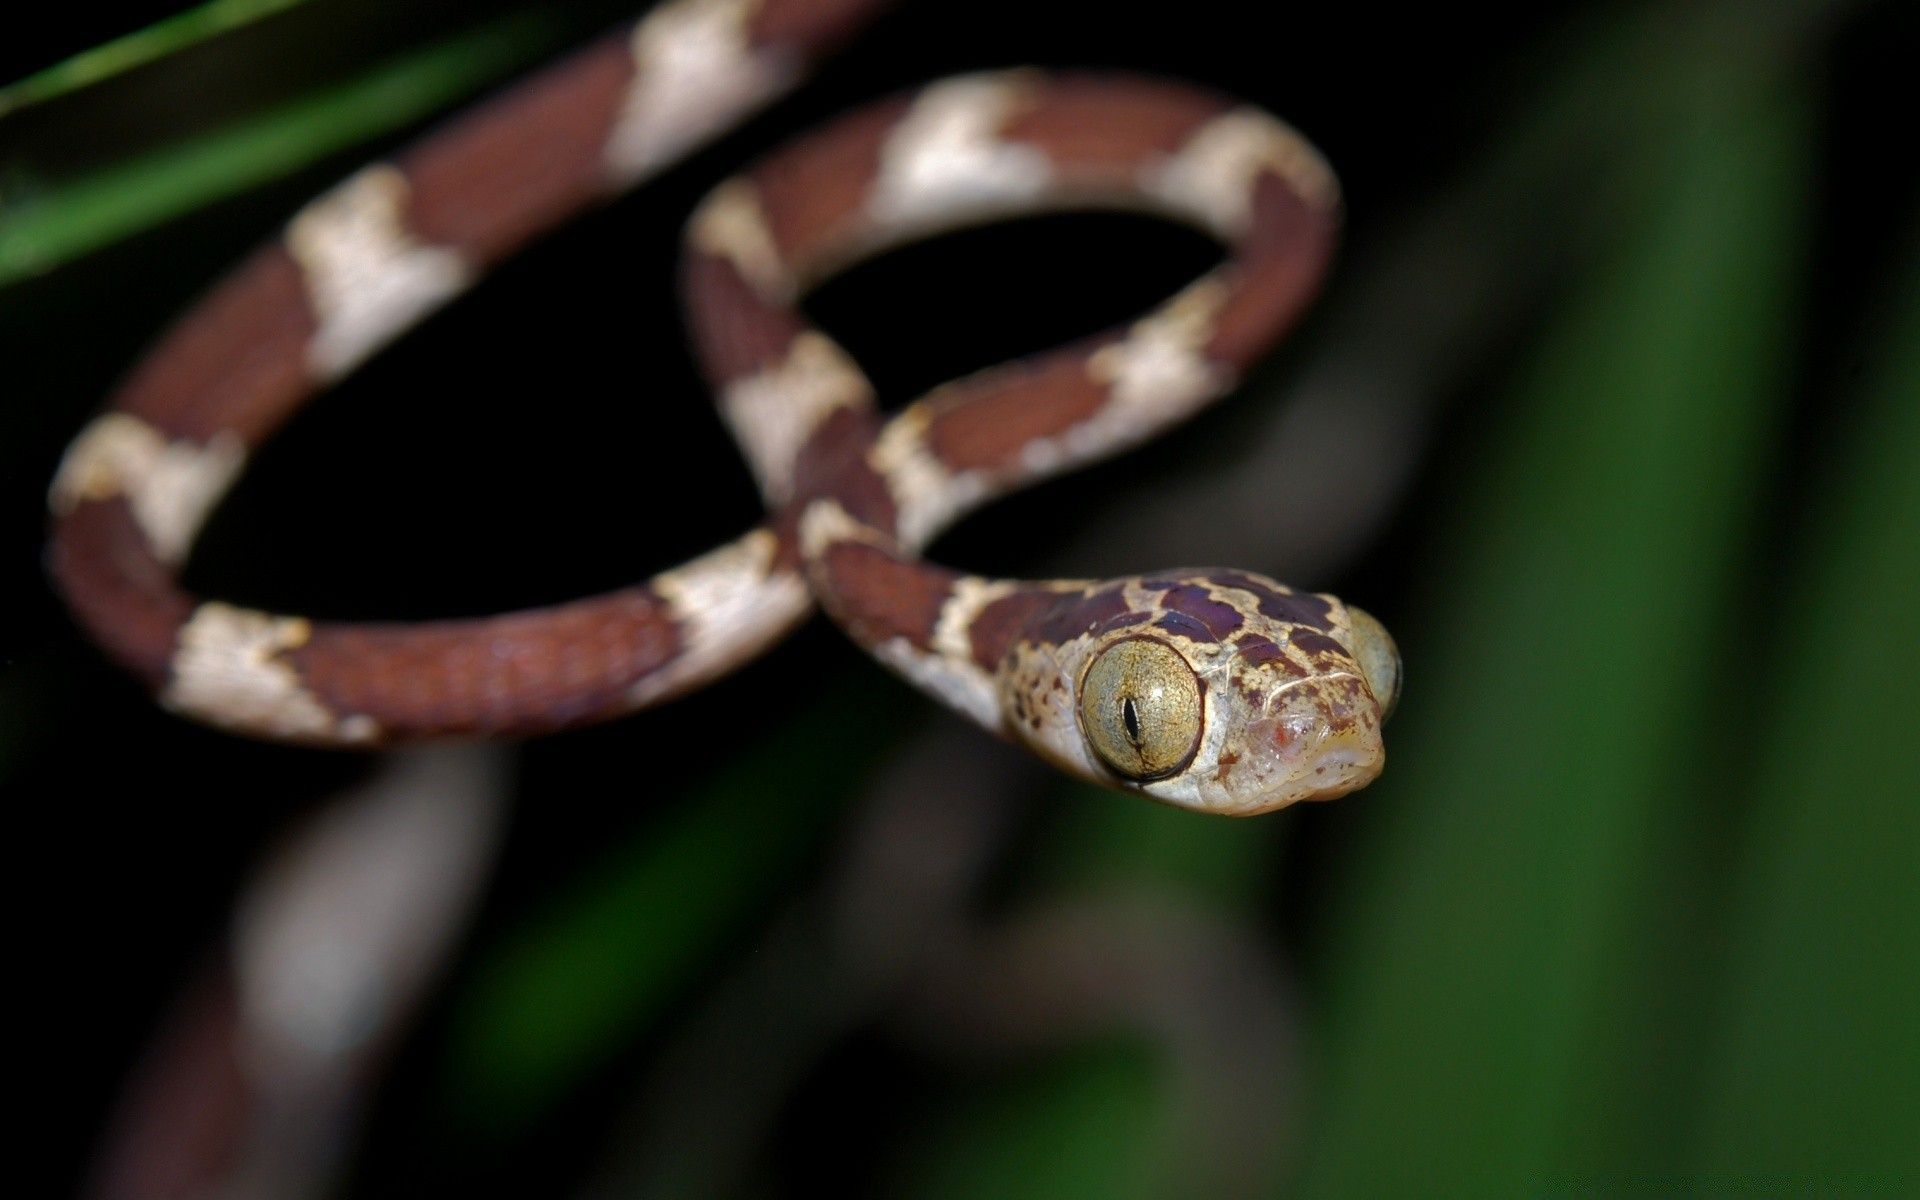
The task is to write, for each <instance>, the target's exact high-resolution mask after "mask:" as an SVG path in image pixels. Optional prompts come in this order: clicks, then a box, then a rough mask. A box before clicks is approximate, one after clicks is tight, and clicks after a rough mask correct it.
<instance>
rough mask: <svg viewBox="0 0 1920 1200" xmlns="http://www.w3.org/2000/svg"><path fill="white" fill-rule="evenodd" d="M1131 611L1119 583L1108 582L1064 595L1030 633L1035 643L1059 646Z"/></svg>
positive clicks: (1036, 623) (1035, 624)
mask: <svg viewBox="0 0 1920 1200" xmlns="http://www.w3.org/2000/svg"><path fill="white" fill-rule="evenodd" d="M1129 611H1131V610H1130V608H1129V607H1128V605H1127V598H1126V596H1125V595H1123V594H1122V592H1121V588H1120V585H1119V584H1109V585H1107V586H1105V587H1099V588H1095V589H1094V590H1093V591H1091V592H1085V593H1081V594H1080V595H1078V596H1074V595H1068V596H1065V597H1062V598H1061V600H1060V603H1059V604H1057V605H1055V606H1054V607H1053V608H1052V609H1051V610H1050V611H1048V612H1047V613H1045V614H1044V615H1042V616H1041V617H1040V618H1039V619H1038V620H1036V621H1035V622H1034V623H1033V627H1032V633H1031V635H1030V636H1031V638H1032V640H1033V641H1035V642H1040V643H1045V644H1048V645H1055V646H1057V645H1059V644H1060V643H1062V642H1067V641H1071V640H1072V639H1074V638H1077V637H1079V636H1081V635H1082V634H1086V633H1092V632H1093V631H1094V630H1095V629H1098V628H1099V627H1100V626H1101V625H1103V624H1105V623H1106V622H1108V621H1111V620H1113V619H1114V618H1115V617H1117V616H1120V615H1121V614H1122V613H1126V612H1129Z"/></svg>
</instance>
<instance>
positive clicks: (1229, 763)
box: [1000, 571, 1400, 816]
mask: <svg viewBox="0 0 1920 1200" xmlns="http://www.w3.org/2000/svg"><path fill="white" fill-rule="evenodd" d="M1116 608H1118V609H1120V610H1121V611H1118V612H1116V611H1115V610H1116ZM1000 682H1001V703H1002V708H1003V711H1004V712H1005V713H1006V717H1007V723H1008V725H1009V727H1010V728H1012V729H1013V731H1014V732H1015V733H1016V734H1017V735H1018V736H1019V737H1020V738H1021V739H1022V740H1023V741H1025V742H1026V743H1027V744H1028V745H1030V746H1031V747H1032V748H1033V749H1034V750H1036V751H1037V752H1039V753H1040V754H1041V755H1042V756H1043V757H1045V758H1047V759H1049V760H1051V761H1053V762H1054V763H1056V764H1057V765H1059V766H1061V767H1063V768H1065V769H1066V770H1068V771H1069V772H1071V773H1073V774H1076V775H1080V776H1081V777H1083V778H1086V779H1089V780H1092V781H1094V782H1096V783H1101V784H1104V785H1106V786H1108V787H1114V788H1118V789H1120V790H1123V791H1130V792H1139V793H1143V794H1145V795H1148V796H1151V797H1153V798H1155V799H1158V800H1161V801H1164V802H1166V803H1168V804H1174V805H1178V806H1180V807H1183V808H1192V809H1197V810H1201V811H1205V812H1216V813H1225V814H1230V815H1234V816H1250V815H1252V814H1255V813H1263V812H1271V811H1272V810H1274V809H1277V808H1284V807H1285V806H1287V805H1289V804H1292V803H1294V802H1295V801H1298V800H1328V799H1332V798H1333V797H1336V796H1343V795H1346V794H1347V793H1348V792H1352V791H1357V790H1359V789H1360V788H1363V787H1365V786H1366V785H1367V784H1369V783H1371V782H1373V780H1374V778H1375V777H1376V776H1378V775H1379V774H1380V770H1381V768H1382V767H1383V766H1384V765H1385V762H1386V751H1385V748H1384V746H1383V745H1382V742H1381V734H1380V730H1381V726H1382V725H1383V724H1384V723H1385V720H1386V717H1387V714H1388V713H1389V712H1390V711H1391V709H1392V707H1393V704H1394V702H1395V700H1396V699H1397V698H1398V695H1399V690H1400V657H1399V653H1398V651H1397V650H1396V649H1395V648H1394V645H1393V640H1392V639H1391V638H1390V637H1388V635H1387V632H1386V630H1385V629H1383V628H1382V627H1381V625H1380V623H1379V622H1378V621H1376V620H1374V619H1373V618H1372V617H1371V616H1369V615H1367V614H1366V613H1364V612H1362V611H1360V610H1359V609H1357V608H1352V607H1349V606H1347V605H1344V604H1342V603H1341V602H1340V601H1338V600H1336V599H1334V598H1333V597H1331V596H1321V595H1313V594H1309V593H1301V592H1295V591H1293V590H1291V589H1289V588H1286V587H1283V586H1281V585H1280V584H1277V583H1274V582H1273V581H1271V580H1268V579H1263V578H1261V577H1259V576H1255V575H1249V574H1246V573H1244V572H1237V571H1181V572H1169V573H1166V574H1162V575H1158V576H1149V577H1142V578H1139V579H1130V580H1118V581H1113V582H1110V583H1106V584H1100V585H1095V586H1093V587H1091V588H1089V589H1086V590H1084V591H1082V592H1079V593H1077V594H1068V595H1065V596H1062V597H1061V600H1060V602H1059V605H1058V606H1056V607H1055V608H1054V609H1053V610H1051V611H1049V612H1047V613H1045V614H1043V615H1042V617H1041V619H1040V620H1037V621H1036V622H1034V623H1033V625H1032V626H1030V627H1029V633H1028V636H1026V637H1023V638H1021V639H1019V640H1018V641H1017V642H1016V643H1015V644H1014V646H1013V647H1012V649H1011V651H1010V653H1009V655H1008V658H1007V660H1006V662H1005V664H1004V665H1003V669H1002V670H1001V672H1000Z"/></svg>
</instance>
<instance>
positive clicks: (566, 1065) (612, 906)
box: [446, 678, 898, 1133]
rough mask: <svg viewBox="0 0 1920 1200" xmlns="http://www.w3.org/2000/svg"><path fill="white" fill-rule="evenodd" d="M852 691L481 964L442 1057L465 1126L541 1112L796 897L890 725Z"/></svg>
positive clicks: (720, 782) (592, 869) (531, 921)
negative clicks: (786, 898) (772, 906)
mask: <svg viewBox="0 0 1920 1200" xmlns="http://www.w3.org/2000/svg"><path fill="white" fill-rule="evenodd" d="M862 682H863V683H864V684H865V685H866V686H865V687H864V688H862V687H858V686H851V685H849V686H843V687H842V688H841V689H840V690H839V691H838V692H836V693H834V694H831V695H829V696H827V697H824V698H823V700H822V702H821V703H820V704H819V705H817V706H816V707H815V708H814V709H813V710H812V711H810V712H807V713H805V714H802V715H801V716H800V717H799V718H798V719H797V720H795V721H793V722H792V723H791V724H789V725H787V726H785V727H784V728H781V729H779V730H777V731H775V732H774V734H773V736H771V737H770V738H768V739H767V740H766V741H765V742H764V743H763V744H762V745H761V746H760V747H759V749H758V751H757V752H756V753H755V754H753V755H751V756H749V757H746V758H744V759H742V760H740V761H738V762H735V763H731V764H726V765H725V766H723V767H722V768H721V769H720V770H718V771H716V772H715V773H714V776H713V778H712V779H711V780H710V781H708V782H707V783H705V784H703V785H701V786H700V787H698V788H696V789H695V790H694V791H693V792H692V794H690V795H688V796H685V797H684V798H682V799H680V800H679V801H678V805H679V808H678V811H677V812H675V813H674V814H673V815H672V816H671V817H669V818H668V819H666V820H665V821H664V822H660V823H656V824H650V825H649V826H648V828H647V830H646V833H645V834H644V836H643V837H642V838H640V839H639V840H637V841H635V842H632V843H630V844H628V845H624V846H621V847H618V848H617V849H616V850H615V851H614V852H613V853H612V854H610V855H609V856H608V858H607V859H606V860H605V861H603V862H601V863H598V864H595V865H592V866H589V867H587V868H586V869H584V870H582V871H581V872H580V877H579V878H578V879H577V880H576V881H575V882H573V883H571V884H570V885H569V886H568V887H567V889H566V890H565V892H564V893H562V894H560V895H557V896H555V897H553V898H552V901H551V902H550V904H549V905H548V906H547V908H546V911H544V912H542V913H538V914H534V915H531V916H529V918H528V919H527V920H526V921H525V923H524V924H523V925H522V926H521V927H520V928H519V929H517V930H515V931H514V932H513V934H512V935H511V936H510V937H508V938H507V939H505V940H503V941H502V942H501V943H500V944H499V945H497V946H495V947H493V948H491V949H490V950H489V951H488V953H487V954H486V956H485V957H484V958H483V959H482V961H481V962H480V963H479V964H478V965H477V966H476V968H475V974H474V976H473V983H472V984H471V986H470V988H469V990H468V993H467V995H466V997H465V998H464V1000H463V1006H462V1009H461V1011H460V1012H459V1013H458V1014H457V1015H456V1017H455V1019H454V1020H455V1023H454V1035H453V1043H452V1047H451V1049H450V1051H449V1057H448V1066H447V1078H448V1091H447V1097H446V1098H447V1102H448V1103H449V1104H450V1105H451V1106H453V1107H454V1108H455V1109H456V1110H458V1112H459V1113H460V1119H461V1120H462V1121H464V1122H467V1123H470V1124H472V1125H473V1126H475V1127H477V1128H479V1129H483V1130H486V1131H488V1132H489V1133H499V1132H501V1131H503V1130H513V1129H516V1128H518V1127H521V1126H524V1124H525V1123H526V1122H527V1121H528V1119H529V1118H530V1117H532V1116H535V1115H538V1114H540V1113H542V1112H544V1111H545V1110H546V1109H547V1108H548V1107H550V1106H551V1105H552V1104H554V1103H555V1101H556V1100H557V1099H558V1098H559V1097H561V1096H562V1095H564V1094H565V1092H566V1090H567V1088H568V1087H569V1085H572V1084H575V1083H577V1082H578V1081H579V1079H580V1078H581V1077H582V1076H583V1075H586V1074H589V1073H591V1072H592V1071H594V1070H595V1069H596V1068H597V1067H598V1065H599V1064H600V1063H601V1062H602V1061H603V1060H604V1059H605V1057H606V1055H607V1054H608V1053H609V1051H610V1050H611V1049H612V1048H614V1047H617V1046H620V1045H623V1044H625V1043H627V1042H629V1041H631V1040H632V1039H633V1038H634V1037H635V1036H636V1035H637V1034H638V1033H639V1032H640V1031H641V1030H643V1029H644V1028H645V1024H646V1022H648V1021H649V1020H651V1019H655V1018H657V1017H658V1016H659V1014H660V1012H661V1010H662V1009H663V1008H664V1007H665V1006H666V1005H667V1004H668V1003H669V1002H670V1001H671V1000H672V999H673V998H674V996H675V995H676V994H678V991H679V989H680V988H682V987H684V986H685V983H686V979H687V976H688V975H689V974H690V973H692V972H694V971H696V970H697V969H699V968H701V967H703V966H710V965H711V958H712V956H713V954H714V953H715V950H716V947H717V946H718V945H721V944H724V943H725V942H726V941H727V940H729V937H730V936H731V935H736V934H737V933H738V931H739V929H740V927H741V925H742V923H743V922H744V921H745V920H746V919H747V918H749V917H750V916H751V915H753V914H754V913H755V912H756V911H757V910H761V909H763V908H764V907H765V905H766V904H767V903H768V902H769V900H770V899H771V897H772V896H773V895H775V894H777V892H778V891H779V890H780V889H781V888H782V887H784V886H790V885H791V884H792V882H793V880H794V878H795V876H796V875H797V873H798V867H799V865H800V864H802V863H804V862H806V861H807V860H808V859H809V858H810V857H811V854H812V852H816V851H817V850H818V849H819V847H820V844H821V843H822V841H823V840H824V838H825V836H826V834H827V831H828V829H829V828H830V827H831V822H832V821H833V819H834V818H835V817H837V816H839V815H840V809H841V807H842V805H843V803H844V801H845V799H846V796H847V791H848V786H849V784H850V783H853V782H856V781H857V780H858V779H859V777H860V775H861V773H862V768H863V766H864V765H865V764H867V763H869V762H871V760H873V759H874V758H876V757H878V755H879V753H880V749H879V748H880V747H881V746H884V745H885V744H886V743H887V741H888V740H889V737H890V735H891V734H892V733H893V732H894V729H895V727H896V726H897V724H898V720H897V716H896V715H895V714H892V713H889V712H888V710H887V704H886V699H885V697H886V692H885V690H884V689H882V688H880V687H878V686H876V685H877V684H878V683H879V682H880V681H878V680H875V679H870V678H869V679H864V680H863V681H862ZM896 712H897V710H896Z"/></svg>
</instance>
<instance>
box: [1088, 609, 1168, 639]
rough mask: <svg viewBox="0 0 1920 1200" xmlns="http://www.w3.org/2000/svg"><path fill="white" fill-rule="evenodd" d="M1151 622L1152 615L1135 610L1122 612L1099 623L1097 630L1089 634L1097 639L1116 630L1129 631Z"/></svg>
mask: <svg viewBox="0 0 1920 1200" xmlns="http://www.w3.org/2000/svg"><path fill="white" fill-rule="evenodd" d="M1152 621H1153V614H1152V613H1150V612H1140V611H1139V610H1137V609H1136V610H1134V611H1132V612H1123V613H1121V614H1120V615H1119V616H1117V617H1112V618H1110V619H1108V620H1105V621H1102V622H1100V624H1099V626H1098V627H1097V628H1095V629H1093V630H1091V631H1090V632H1091V633H1093V634H1094V636H1096V637H1097V636H1099V635H1100V634H1103V633H1112V632H1113V631H1114V630H1116V629H1131V628H1132V627H1134V626H1135V625H1146V624H1149V623H1151V622H1152Z"/></svg>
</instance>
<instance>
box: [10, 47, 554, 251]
mask: <svg viewBox="0 0 1920 1200" xmlns="http://www.w3.org/2000/svg"><path fill="white" fill-rule="evenodd" d="M556 35H557V30H556V29H555V28H554V26H553V25H552V23H550V22H549V21H546V20H544V19H542V18H540V17H539V16H538V15H537V14H520V15H515V16H511V17H507V18H503V19H502V20H500V21H496V22H492V23H490V24H488V25H485V26H483V27H481V28H480V29H478V30H475V31H474V32H472V33H469V34H465V35H462V36H460V37H456V38H452V39H449V40H447V41H444V42H441V43H439V44H437V45H435V46H432V47H430V48H429V49H426V50H423V51H421V52H419V53H417V54H413V55H409V56H407V57H405V58H402V59H400V60H399V61H397V62H395V63H392V64H390V65H388V66H385V67H382V68H380V69H378V70H375V71H371V72H369V73H367V74H366V75H363V76H361V77H360V78H358V79H355V80H353V81H351V82H349V83H345V84H342V85H340V86H339V87H336V88H332V89H329V90H327V91H324V92H321V93H319V94H316V95H313V96H309V97H307V98H305V99H302V100H299V101H296V102H294V103H291V104H288V105H286V106H284V107H281V108H278V109H275V110H273V111H271V112H267V113H263V114H261V115H259V116H256V117H252V118H249V119H246V120H242V121H237V122H235V123H234V124H232V125H230V126H228V127H227V128H225V129H221V130H218V131H216V132H214V133H211V134H208V135H206V136H204V137H198V138H194V139H191V140H189V141H185V142H181V143H179V144H177V145H173V146H169V147H166V148H165V149H162V150H158V151H155V152H153V153H151V154H147V155H143V156H141V157H138V158H134V159H131V160H129V161H127V162H125V163H122V164H120V165H118V166H116V167H113V168H110V169H107V170H104V171H101V172H99V173H98V174H95V175H92V176H90V177H87V178H84V179H78V180H75V181H73V182H71V183H66V184H62V185H58V186H56V187H54V188H52V189H51V190H49V191H47V192H46V193H44V194H39V195H35V196H32V197H30V198H28V199H25V200H20V201H16V202H15V203H13V204H11V205H10V206H8V207H6V208H4V209H0V286H5V285H7V284H9V283H14V282H16V281H18V280H21V279H24V278H28V277H30V276H33V275H38V274H41V273H43V272H46V271H49V270H52V269H53V268H54V267H57V266H59V265H60V264H62V263H65V262H69V261H71V260H73V259H75V258H78V257H80V256H81V255H83V254H87V253H90V252H92V251H95V250H98V249H100V248H102V247H104V246H107V245H110V244H112V243H114V242H116V241H119V240H120V239H122V238H125V237H129V236H131V235H133V234H135V233H139V232H140V231H142V230H145V229H150V228H152V227H154V226H156V225H158V224H160V223H162V222H164V221H167V220H170V219H172V218H174V217H177V216H180V215H181V214H183V213H187V212H191V211H192V210H194V209H196V208H200V207H202V206H204V205H206V204H210V203H212V202H213V201H215V200H219V199H221V198H223V197H226V196H231V195H234V194H236V193H238V192H242V191H245V190H246V189H248V188H250V187H255V186H257V185H259V184H262V183H265V182H267V181H269V180H273V179H278V178H280V177H282V176H285V175H288V174H290V173H292V172H294V171H296V170H299V169H300V168H302V167H305V166H309V165H311V164H313V163H315V162H317V161H319V160H320V159H322V158H325V157H326V156H327V155H329V154H333V153H336V152H338V151H340V150H344V149H346V148H348V147H350V146H353V145H355V144H357V143H360V142H363V141H366V140H367V139H369V138H372V137H376V136H378V135H380V134H383V133H389V132H391V131H393V130H396V129H400V128H403V127H404V126H406V125H408V124H410V123H412V122H414V121H417V120H419V119H421V118H423V117H425V116H427V115H429V114H431V113H433V112H435V111H437V110H439V109H441V108H443V107H445V106H446V105H447V104H449V103H451V102H452V101H454V100H457V99H459V98H461V97H462V96H466V95H469V94H471V93H472V92H473V91H474V90H475V89H476V88H478V87H480V86H481V85H483V84H485V83H487V82H490V81H492V80H495V79H498V78H500V77H501V76H502V75H504V74H506V73H507V72H508V71H510V70H512V69H513V68H514V67H517V66H520V65H522V64H524V63H526V62H528V61H530V60H533V59H536V58H538V57H540V56H541V55H543V54H544V53H546V52H547V51H549V50H550V49H551V48H552V45H553V41H554V40H555V37H556Z"/></svg>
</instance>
